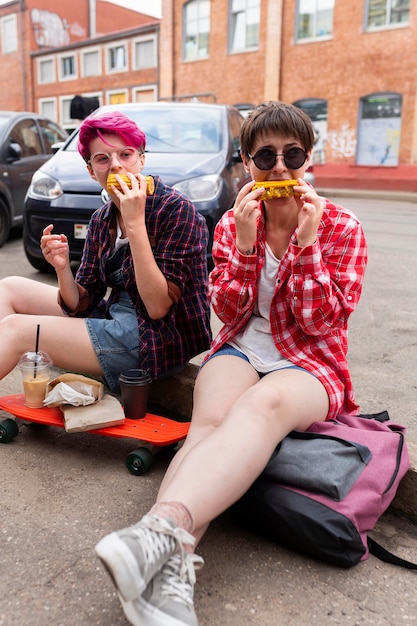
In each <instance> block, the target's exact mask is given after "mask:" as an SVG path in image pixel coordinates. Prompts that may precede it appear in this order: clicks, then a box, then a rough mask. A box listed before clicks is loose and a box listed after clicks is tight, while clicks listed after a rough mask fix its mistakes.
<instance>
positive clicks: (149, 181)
mask: <svg viewBox="0 0 417 626" xmlns="http://www.w3.org/2000/svg"><path fill="white" fill-rule="evenodd" d="M119 176H120V178H121V179H122V180H123V182H125V183H126V185H127V186H128V187H129V189H131V187H132V185H131V182H130V178H129V177H128V176H126V174H119ZM145 178H146V195H147V196H152V195H153V193H154V191H155V183H154V180H153V178H152V176H145ZM112 185H113V187H115V188H116V189H118V190H119V191H121V187H120V185H119V183H118V181H117V180H116V174H109V175H108V177H107V191H111V188H112Z"/></svg>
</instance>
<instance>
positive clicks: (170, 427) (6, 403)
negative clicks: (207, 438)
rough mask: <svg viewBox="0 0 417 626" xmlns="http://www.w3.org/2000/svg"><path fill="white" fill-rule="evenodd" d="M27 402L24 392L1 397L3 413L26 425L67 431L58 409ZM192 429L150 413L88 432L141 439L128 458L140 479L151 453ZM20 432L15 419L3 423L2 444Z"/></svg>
mask: <svg viewBox="0 0 417 626" xmlns="http://www.w3.org/2000/svg"><path fill="white" fill-rule="evenodd" d="M24 401H25V396H24V394H22V393H18V394H14V395H11V396H3V397H0V410H4V411H7V412H8V413H10V414H11V415H14V416H15V417H17V418H20V419H23V420H25V421H27V422H33V423H35V424H44V425H47V426H57V427H58V428H65V422H64V416H63V413H62V411H61V409H60V408H59V407H43V408H40V409H33V408H29V407H27V406H26V405H25V403H24ZM189 427H190V422H178V421H176V420H173V419H170V418H168V417H162V416H161V415H154V414H153V413H147V414H146V415H145V417H144V418H142V419H138V420H132V419H128V418H126V419H125V421H124V423H123V424H121V425H119V426H108V427H107V428H97V429H95V430H89V431H85V432H88V433H92V434H94V435H105V436H107V437H117V438H122V437H125V438H131V439H138V440H139V441H140V442H141V444H143V445H141V446H140V447H139V448H137V449H136V450H133V452H131V453H130V454H129V455H128V456H127V457H126V467H127V469H128V470H129V472H130V473H131V474H133V475H135V476H141V475H142V474H144V473H145V472H146V471H147V470H148V469H149V468H150V467H151V465H152V461H153V453H152V451H156V450H157V449H159V448H162V447H164V446H174V445H175V444H177V443H178V442H179V441H182V440H183V439H185V437H186V436H187V433H188V429H189ZM18 432H19V428H18V425H17V423H16V421H15V420H14V419H12V418H6V419H3V420H1V421H0V443H8V442H9V441H11V440H12V439H14V437H16V435H17V434H18ZM147 444H148V447H147ZM149 444H150V447H149Z"/></svg>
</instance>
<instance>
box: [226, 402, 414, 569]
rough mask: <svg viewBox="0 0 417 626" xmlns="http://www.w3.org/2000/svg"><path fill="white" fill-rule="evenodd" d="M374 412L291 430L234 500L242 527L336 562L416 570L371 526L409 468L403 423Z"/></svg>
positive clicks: (384, 413) (235, 512)
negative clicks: (376, 561)
mask: <svg viewBox="0 0 417 626" xmlns="http://www.w3.org/2000/svg"><path fill="white" fill-rule="evenodd" d="M388 420H389V416H388V413H387V412H386V411H384V412H382V413H379V414H376V415H366V416H365V415H361V416H356V417H354V416H340V417H338V419H337V420H331V421H327V422H315V423H313V424H312V425H311V427H310V428H309V429H308V431H306V432H299V431H293V432H292V433H290V434H289V435H288V436H287V437H286V438H285V439H284V440H283V441H282V442H281V444H280V445H279V446H278V447H277V448H276V450H275V451H274V453H273V455H272V457H271V459H270V461H269V462H268V465H267V466H266V468H265V470H264V471H263V473H262V474H261V475H260V477H259V478H258V479H257V480H256V481H255V483H254V484H253V485H252V487H251V488H250V489H249V490H248V491H247V493H246V494H245V495H244V496H243V497H242V498H241V499H240V500H239V501H238V502H237V503H236V504H235V505H234V506H233V508H232V513H233V515H234V517H235V519H236V520H237V521H238V522H239V523H240V524H242V525H244V526H246V527H247V528H250V529H251V530H254V531H256V532H260V533H261V534H263V535H264V536H266V537H268V538H270V539H272V540H274V541H277V542H279V543H281V544H283V545H286V546H288V547H290V548H292V549H294V550H297V551H301V552H304V553H306V554H308V555H309V556H312V557H314V558H318V559H321V560H324V561H327V562H330V563H332V564H334V565H339V566H341V567H351V566H352V565H355V564H356V563H358V562H359V561H361V560H365V559H367V558H368V556H369V552H370V551H371V552H372V553H373V554H375V556H377V557H378V558H380V559H382V560H384V561H388V562H390V563H394V564H397V565H402V566H405V567H411V568H413V569H416V568H417V565H414V564H412V563H409V562H408V561H403V560H402V559H399V558H398V557H395V556H394V555H392V554H391V553H389V552H387V551H386V550H384V548H382V547H381V546H379V544H377V543H376V542H374V541H372V540H371V539H370V538H368V532H369V531H370V530H372V528H373V527H374V526H375V524H376V522H377V521H378V518H379V517H380V516H381V515H382V513H383V512H384V511H385V510H386V509H387V508H388V506H389V505H390V503H391V502H392V500H393V498H394V496H395V493H396V491H397V488H398V485H399V483H400V480H401V478H402V477H403V476H404V475H405V473H406V472H407V470H408V467H409V457H408V451H407V446H406V443H405V438H404V433H405V428H404V427H403V426H400V425H399V424H394V423H391V422H388V423H387V421H388Z"/></svg>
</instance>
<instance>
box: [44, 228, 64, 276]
mask: <svg viewBox="0 0 417 626" xmlns="http://www.w3.org/2000/svg"><path fill="white" fill-rule="evenodd" d="M53 228H54V225H53V224H49V225H48V226H46V228H44V229H43V233H42V237H41V250H42V254H43V256H44V257H45V259H46V260H47V261H48V263H50V264H51V265H52V266H53V267H54V268H55V270H56V271H59V270H63V269H65V268H66V267H67V266H69V265H70V259H69V245H68V239H67V237H66V236H65V235H53V234H52V230H53Z"/></svg>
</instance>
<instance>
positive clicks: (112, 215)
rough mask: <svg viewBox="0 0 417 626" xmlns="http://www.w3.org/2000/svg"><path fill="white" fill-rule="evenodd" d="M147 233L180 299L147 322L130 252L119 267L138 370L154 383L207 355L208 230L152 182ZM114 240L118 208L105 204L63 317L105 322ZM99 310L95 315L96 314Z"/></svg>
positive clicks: (114, 294) (189, 207)
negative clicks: (74, 303) (134, 326)
mask: <svg viewBox="0 0 417 626" xmlns="http://www.w3.org/2000/svg"><path fill="white" fill-rule="evenodd" d="M145 220H146V228H147V231H148V237H149V241H150V243H151V247H152V250H153V254H154V257H155V260H156V263H157V264H158V267H159V269H160V270H161V272H162V273H163V274H164V276H165V278H166V279H167V281H168V285H169V283H173V284H174V285H175V286H176V287H177V290H176V291H178V288H179V291H180V294H181V295H180V297H179V299H178V301H177V302H176V303H175V304H173V305H172V307H171V309H170V311H169V313H168V314H167V315H166V316H165V317H164V318H162V319H151V318H150V317H149V315H148V314H147V311H146V308H145V306H144V304H143V302H142V300H141V298H140V295H139V292H138V290H137V288H136V282H135V272H134V267H133V260H132V255H131V252H130V247H129V246H128V249H127V252H126V255H125V258H124V261H123V265H122V271H123V278H124V288H125V289H126V291H127V292H128V294H129V296H130V298H131V299H132V302H133V304H134V306H135V309H136V314H137V318H138V331H139V339H140V346H141V367H142V368H144V369H147V370H148V371H149V373H150V374H151V376H152V377H153V378H157V377H159V376H161V375H162V374H164V373H165V372H167V371H168V370H169V369H172V368H174V367H177V366H181V365H185V364H186V363H187V361H188V360H189V359H191V358H192V357H193V356H195V355H197V354H200V353H201V352H203V351H205V350H207V348H208V347H209V343H210V339H211V330H210V305H209V299H208V277H207V259H206V251H207V244H208V230H207V226H206V222H205V220H204V218H203V217H202V216H201V215H200V214H199V213H198V212H197V210H196V209H195V207H194V205H193V204H192V203H191V201H190V200H189V199H188V198H186V197H185V196H183V195H181V194H179V193H178V192H177V191H175V190H174V189H172V188H171V187H167V186H166V185H164V184H163V183H162V181H161V180H160V179H159V178H158V177H155V193H154V194H153V195H152V196H148V197H147V199H146V215H145ZM115 239H116V207H115V206H114V205H113V204H112V203H111V202H109V203H108V204H106V205H104V206H103V207H101V208H100V209H98V210H97V211H95V212H94V214H93V215H92V217H91V220H90V223H89V227H88V232H87V237H86V240H85V245H84V252H83V257H82V260H81V264H80V266H79V268H78V271H77V274H76V277H75V280H76V283H77V285H78V290H79V292H80V305H79V307H78V309H77V311H73V312H71V311H69V310H68V309H67V308H66V307H65V304H64V303H63V302H62V299H61V298H60V304H61V306H62V308H63V310H64V312H65V313H66V314H67V315H72V316H77V317H88V316H90V315H91V316H92V317H104V316H106V312H107V310H108V308H109V307H110V305H111V304H113V303H114V302H117V298H118V293H119V290H118V289H116V288H113V289H112V291H111V293H110V295H109V297H108V299H105V295H106V292H107V288H108V286H109V285H108V281H107V279H106V262H107V259H108V258H109V256H110V253H111V252H112V250H113V247H114V241H115ZM97 309H98V311H97Z"/></svg>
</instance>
